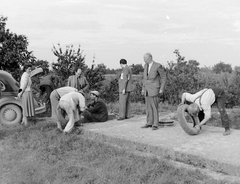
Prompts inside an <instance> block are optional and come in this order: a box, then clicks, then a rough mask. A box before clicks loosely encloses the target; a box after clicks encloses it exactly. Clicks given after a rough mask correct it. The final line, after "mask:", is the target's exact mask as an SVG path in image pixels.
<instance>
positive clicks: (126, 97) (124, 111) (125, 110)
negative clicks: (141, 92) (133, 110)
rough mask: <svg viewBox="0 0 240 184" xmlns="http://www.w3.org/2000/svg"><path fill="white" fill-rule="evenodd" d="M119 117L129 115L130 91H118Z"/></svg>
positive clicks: (127, 116)
mask: <svg viewBox="0 0 240 184" xmlns="http://www.w3.org/2000/svg"><path fill="white" fill-rule="evenodd" d="M119 117H120V118H129V117H130V92H126V94H122V93H119Z"/></svg>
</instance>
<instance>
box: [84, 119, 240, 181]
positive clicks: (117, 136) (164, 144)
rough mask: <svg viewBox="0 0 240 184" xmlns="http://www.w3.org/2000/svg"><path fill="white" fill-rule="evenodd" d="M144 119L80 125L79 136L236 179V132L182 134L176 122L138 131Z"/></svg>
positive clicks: (239, 150)
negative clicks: (228, 133) (227, 133)
mask: <svg viewBox="0 0 240 184" xmlns="http://www.w3.org/2000/svg"><path fill="white" fill-rule="evenodd" d="M145 122H146V116H135V117H134V118H132V119H129V120H123V121H117V120H110V121H108V122H105V123H87V124H84V127H83V133H84V134H85V135H86V136H88V137H89V138H93V139H97V140H101V141H105V142H108V143H110V144H114V145H118V146H121V147H124V148H128V149H132V150H134V151H135V150H138V151H141V152H146V153H152V154H155V155H157V156H162V157H164V158H169V159H172V160H175V161H179V162H183V163H186V164H191V165H194V166H197V167H200V168H207V169H210V170H212V171H215V172H220V173H224V174H227V175H231V176H238V177H239V176H240V130H231V135H229V136H223V132H224V129H223V128H219V127H212V126H203V128H202V130H201V132H200V134H198V135H195V136H190V135H188V134H186V133H185V132H184V131H183V130H182V128H181V127H180V125H179V123H178V122H177V121H175V122H174V125H173V126H168V127H167V126H165V127H163V128H159V129H158V130H155V131H153V130H152V129H151V128H147V129H142V128H141V126H143V125H144V124H145Z"/></svg>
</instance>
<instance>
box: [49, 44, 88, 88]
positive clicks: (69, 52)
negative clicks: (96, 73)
mask: <svg viewBox="0 0 240 184" xmlns="http://www.w3.org/2000/svg"><path fill="white" fill-rule="evenodd" d="M57 45H58V48H56V47H55V46H54V45H53V49H52V52H53V54H54V55H55V56H56V57H57V63H52V68H53V72H54V73H55V74H56V75H57V76H59V77H60V80H61V84H60V86H59V87H62V86H65V85H66V82H67V79H68V77H69V76H70V75H74V74H75V70H76V69H77V68H81V69H82V71H83V72H84V71H85V70H86V69H87V66H86V65H85V56H83V53H82V50H81V49H80V45H79V46H78V49H77V50H76V51H75V49H74V48H73V45H70V46H66V50H65V51H63V49H62V48H61V46H60V44H57Z"/></svg>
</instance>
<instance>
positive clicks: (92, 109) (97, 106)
mask: <svg viewBox="0 0 240 184" xmlns="http://www.w3.org/2000/svg"><path fill="white" fill-rule="evenodd" d="M101 108H102V106H101V103H99V102H96V103H95V104H94V106H90V108H88V111H89V112H91V113H96V112H98V111H99V109H101Z"/></svg>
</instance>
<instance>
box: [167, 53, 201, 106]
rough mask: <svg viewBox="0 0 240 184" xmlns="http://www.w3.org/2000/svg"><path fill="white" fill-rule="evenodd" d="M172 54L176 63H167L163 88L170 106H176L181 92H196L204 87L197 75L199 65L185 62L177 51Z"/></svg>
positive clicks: (194, 62)
mask: <svg viewBox="0 0 240 184" xmlns="http://www.w3.org/2000/svg"><path fill="white" fill-rule="evenodd" d="M174 53H175V54H176V57H177V62H173V61H171V62H168V68H167V69H166V71H167V84H166V87H165V99H166V100H167V101H168V102H169V103H170V104H178V103H179V102H180V96H181V94H182V93H183V92H185V91H188V92H196V91H197V90H199V89H200V88H202V87H203V86H204V82H203V81H202V80H201V77H200V74H199V70H200V69H199V63H198V62H197V61H195V60H189V61H185V57H183V56H181V55H180V52H179V50H175V51H174Z"/></svg>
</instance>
